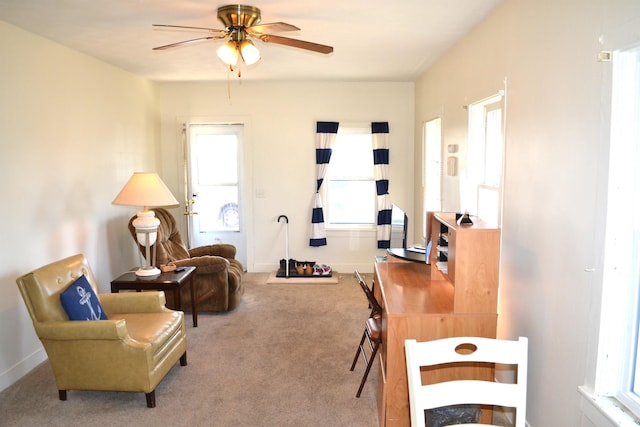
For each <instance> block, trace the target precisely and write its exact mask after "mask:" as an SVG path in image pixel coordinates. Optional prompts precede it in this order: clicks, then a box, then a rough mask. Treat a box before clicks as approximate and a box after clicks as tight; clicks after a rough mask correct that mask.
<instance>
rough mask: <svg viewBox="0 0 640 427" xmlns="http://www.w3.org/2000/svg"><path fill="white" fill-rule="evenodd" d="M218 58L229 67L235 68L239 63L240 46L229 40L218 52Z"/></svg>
mask: <svg viewBox="0 0 640 427" xmlns="http://www.w3.org/2000/svg"><path fill="white" fill-rule="evenodd" d="M216 54H217V55H218V58H220V60H221V61H222V62H224V63H225V64H227V65H231V66H235V65H236V64H237V63H238V45H237V43H236V42H235V41H233V40H229V41H228V42H226V43H225V44H223V45H222V46H220V47H219V48H218V50H217V51H216Z"/></svg>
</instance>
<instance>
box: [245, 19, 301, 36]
mask: <svg viewBox="0 0 640 427" xmlns="http://www.w3.org/2000/svg"><path fill="white" fill-rule="evenodd" d="M245 30H246V31H247V33H249V34H251V35H258V34H263V33H279V32H282V31H300V28H298V27H296V26H295V25H291V24H287V23H286V22H271V23H269V24H258V25H254V26H252V27H247V28H246V29H245Z"/></svg>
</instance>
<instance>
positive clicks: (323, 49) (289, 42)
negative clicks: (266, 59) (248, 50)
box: [258, 34, 333, 53]
mask: <svg viewBox="0 0 640 427" xmlns="http://www.w3.org/2000/svg"><path fill="white" fill-rule="evenodd" d="M258 38H259V39H260V40H262V41H263V42H265V43H275V44H282V45H285V46H291V47H297V48H300V49H306V50H311V51H314V52H318V53H331V52H333V46H327V45H324V44H318V43H312V42H306V41H304V40H297V39H290V38H289V37H280V36H274V35H271V34H261V35H258Z"/></svg>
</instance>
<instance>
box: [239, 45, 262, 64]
mask: <svg viewBox="0 0 640 427" xmlns="http://www.w3.org/2000/svg"><path fill="white" fill-rule="evenodd" d="M240 55H242V59H243V61H244V63H245V64H247V65H252V64H255V63H256V62H258V61H259V60H260V51H259V50H258V48H257V47H256V46H255V45H254V44H253V42H252V41H251V40H243V41H241V42H240Z"/></svg>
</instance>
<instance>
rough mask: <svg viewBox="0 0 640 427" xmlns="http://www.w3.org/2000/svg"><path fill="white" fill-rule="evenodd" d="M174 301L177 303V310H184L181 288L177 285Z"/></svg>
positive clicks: (174, 291)
mask: <svg viewBox="0 0 640 427" xmlns="http://www.w3.org/2000/svg"><path fill="white" fill-rule="evenodd" d="M173 303H174V304H175V305H176V310H182V301H181V299H180V288H179V287H178V286H176V288H175V289H174V290H173Z"/></svg>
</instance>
